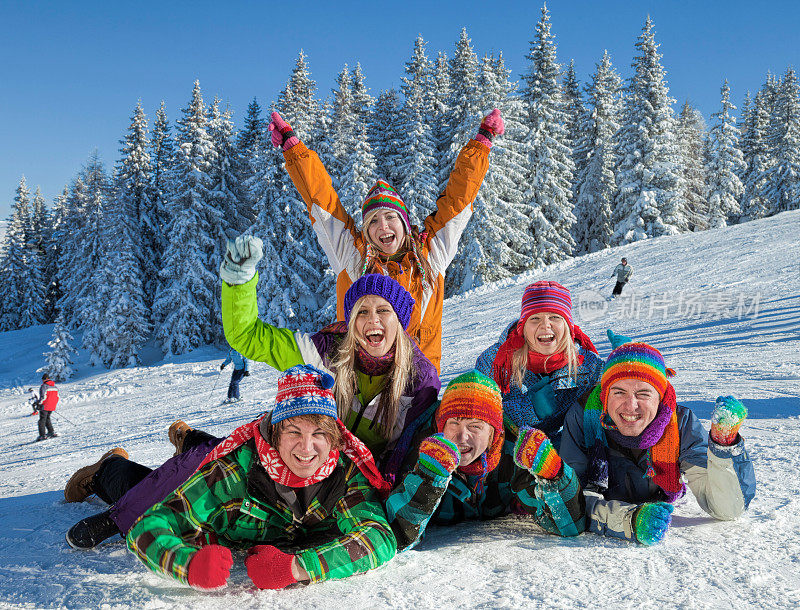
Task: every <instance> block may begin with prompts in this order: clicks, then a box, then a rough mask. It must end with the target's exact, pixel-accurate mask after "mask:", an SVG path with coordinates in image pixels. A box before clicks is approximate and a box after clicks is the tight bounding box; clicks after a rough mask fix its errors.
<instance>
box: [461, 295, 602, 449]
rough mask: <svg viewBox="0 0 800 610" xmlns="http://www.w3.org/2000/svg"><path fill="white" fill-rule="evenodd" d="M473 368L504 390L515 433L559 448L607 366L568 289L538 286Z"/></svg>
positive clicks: (526, 297)
mask: <svg viewBox="0 0 800 610" xmlns="http://www.w3.org/2000/svg"><path fill="white" fill-rule="evenodd" d="M475 368H477V369H478V370H479V371H481V372H482V373H483V374H485V375H488V376H489V377H492V378H493V379H494V380H495V382H497V385H498V386H499V387H500V391H501V393H502V396H503V411H504V413H505V418H506V424H507V426H508V427H509V428H510V429H511V431H512V432H514V433H516V429H517V428H521V427H529V428H538V429H539V430H542V431H543V432H544V433H545V434H547V435H548V436H549V437H550V438H551V439H552V441H553V444H554V445H555V446H556V448H558V442H559V440H560V436H559V434H558V433H559V431H560V430H561V427H562V426H563V425H564V416H565V415H566V413H567V411H568V410H569V408H570V407H571V406H572V405H573V404H575V402H576V401H578V400H581V399H582V398H584V397H585V396H588V393H589V392H590V391H591V389H592V388H593V387H594V386H595V385H596V384H597V383H598V381H599V380H600V375H601V374H602V370H603V361H602V360H601V359H600V358H599V357H598V355H597V350H596V349H595V347H594V345H592V342H591V340H590V339H589V338H588V337H587V336H586V335H584V334H583V332H581V329H580V328H578V326H577V325H576V324H574V323H573V321H572V299H571V297H570V293H569V290H567V289H566V288H565V287H564V286H562V285H561V284H559V283H558V282H550V281H540V282H535V283H533V284H531V285H529V286H528V287H527V288H525V292H524V294H523V296H522V310H521V314H520V317H519V320H515V321H514V322H513V323H512V324H511V325H510V326H509V327H508V328H506V330H505V331H503V334H502V335H501V336H500V339H499V341H498V342H497V343H495V344H494V345H493V346H491V347H490V348H489V349H487V350H486V351H484V352H483V353H482V354H481V355H480V356H479V357H478V360H477V362H476V364H475Z"/></svg>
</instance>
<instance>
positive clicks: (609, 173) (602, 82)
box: [575, 51, 622, 252]
mask: <svg viewBox="0 0 800 610" xmlns="http://www.w3.org/2000/svg"><path fill="white" fill-rule="evenodd" d="M621 84H622V80H621V79H620V77H619V75H618V74H617V71H616V70H615V69H614V67H613V66H612V65H611V56H610V55H609V54H608V51H605V52H604V53H603V57H602V59H601V60H600V63H599V64H597V69H596V70H595V73H594V74H593V75H592V83H591V85H589V86H588V87H587V90H586V92H587V94H588V98H589V106H588V108H586V110H585V111H584V114H583V120H582V123H581V128H580V132H581V134H582V135H581V139H580V142H579V143H578V145H577V148H578V149H579V150H580V151H581V154H582V155H585V159H584V161H583V163H582V167H581V169H580V170H579V171H578V173H577V178H576V180H575V188H576V190H577V194H576V201H577V203H576V206H575V216H576V218H577V222H576V224H575V236H576V242H577V248H578V251H580V252H596V251H598V250H602V249H603V248H608V246H609V245H610V243H611V233H612V231H613V227H612V224H611V206H612V204H613V201H614V192H615V191H616V181H615V178H614V166H615V164H616V157H615V155H614V135H615V134H616V133H617V131H618V130H619V127H620V120H621V112H622V108H621V100H620V87H621Z"/></svg>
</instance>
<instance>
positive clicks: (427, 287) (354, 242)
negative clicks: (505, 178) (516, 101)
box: [269, 108, 505, 371]
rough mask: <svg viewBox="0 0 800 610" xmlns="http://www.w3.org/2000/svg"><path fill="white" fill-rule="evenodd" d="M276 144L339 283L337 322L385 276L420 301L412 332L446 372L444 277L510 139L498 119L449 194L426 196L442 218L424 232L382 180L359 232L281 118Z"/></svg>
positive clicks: (465, 156) (471, 146)
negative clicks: (356, 288)
mask: <svg viewBox="0 0 800 610" xmlns="http://www.w3.org/2000/svg"><path fill="white" fill-rule="evenodd" d="M269 129H270V131H271V132H272V143H273V145H274V146H276V147H280V148H282V149H283V155H284V158H285V160H286V171H288V172H289V176H290V177H291V178H292V181H293V182H294V185H295V187H296V188H297V190H298V192H299V193H300V196H301V197H302V198H303V201H305V202H306V205H307V206H308V214H309V216H310V217H311V223H312V226H313V228H314V232H315V233H316V235H317V239H318V240H319V243H320V246H321V247H322V249H323V250H324V251H325V254H326V255H327V257H328V261H329V262H330V264H331V267H332V268H333V271H334V273H336V275H337V276H338V278H337V283H336V295H337V317H338V319H339V320H343V319H344V318H345V315H346V313H347V312H346V307H345V304H344V295H345V292H346V291H347V289H348V288H349V287H350V285H351V284H352V283H353V282H355V281H356V280H357V279H358V278H359V277H361V276H362V275H363V274H365V273H382V274H386V275H389V276H391V277H393V278H394V279H396V280H397V281H398V282H400V283H401V284H402V286H403V288H405V289H406V290H408V292H409V293H411V295H412V296H413V297H414V300H415V305H414V310H413V312H412V315H411V321H410V324H409V327H408V332H409V334H410V335H411V337H412V338H413V339H414V340H415V341H416V342H417V344H418V345H419V346H420V348H421V349H422V352H423V353H424V354H425V355H426V356H427V357H428V358H429V359H430V361H431V362H432V363H433V365H434V366H435V367H436V370H437V371H438V370H440V363H441V357H442V305H443V302H444V278H445V270H446V269H447V267H448V265H449V264H450V262H451V261H452V260H453V258H454V257H455V255H456V251H457V248H458V241H459V239H460V238H461V234H462V233H463V232H464V229H465V228H466V226H467V222H468V221H469V219H470V217H471V216H472V202H473V201H474V200H475V197H476V196H477V194H478V190H479V189H480V187H481V183H482V182H483V178H484V176H485V175H486V170H487V169H488V167H489V151H490V150H491V147H492V140H493V138H494V137H495V136H497V135H500V134H502V133H504V131H505V126H504V124H503V119H502V117H501V116H500V111H499V110H498V109H496V108H495V109H494V110H493V111H492V112H491V113H490V114H489V115H487V116H486V117H485V118H484V119H483V121H482V122H481V125H480V127H479V129H478V133H477V134H475V137H474V138H473V139H471V140H470V141H469V142H467V144H466V145H465V146H464V148H463V149H462V150H461V152H460V153H459V155H458V158H457V159H456V162H455V167H454V168H453V171H452V172H451V173H450V178H449V180H448V182H447V186H446V187H445V189H444V192H443V193H441V195H439V197H438V199H436V193H428V194H427V197H428V198H429V200H430V201H431V202H433V201H434V199H435V200H436V210H435V211H434V212H433V213H432V214H431V215H430V216H428V217H427V218H426V219H425V220H424V222H423V227H422V228H421V229H419V228H417V227H416V226H413V225H412V224H411V220H410V218H409V215H408V207H407V205H406V202H404V201H403V198H402V197H401V195H400V193H398V192H397V190H396V189H395V188H394V187H392V186H391V185H390V184H389V183H388V182H386V181H385V180H378V181H377V182H376V183H375V185H374V186H373V187H372V188H371V189H370V190H369V192H368V193H367V195H366V197H365V199H364V201H363V202H362V207H361V215H362V218H363V224H362V226H361V228H360V229H358V228H356V224H355V222H354V221H353V219H352V218H351V217H350V215H349V214H348V213H347V212H346V210H345V208H344V206H343V205H342V203H341V201H340V200H339V196H338V195H337V193H336V191H335V190H334V189H333V186H332V184H331V177H330V176H329V175H328V173H327V172H326V171H325V168H324V167H323V165H322V162H321V161H320V159H319V157H318V156H317V154H316V153H315V152H313V151H311V150H309V149H308V148H306V146H305V145H304V144H303V143H302V142H301V141H300V140H299V138H298V137H297V135H296V134H295V132H294V131H293V130H292V128H291V127H290V126H289V125H288V124H287V123H286V121H284V120H283V119H282V118H281V116H280V115H279V114H278V113H277V112H273V113H272V121H271V122H270V124H269Z"/></svg>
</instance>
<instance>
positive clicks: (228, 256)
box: [219, 235, 264, 285]
mask: <svg viewBox="0 0 800 610" xmlns="http://www.w3.org/2000/svg"><path fill="white" fill-rule="evenodd" d="M263 256H264V243H263V242H262V241H261V239H259V238H258V237H254V236H252V235H240V236H239V237H237V238H236V239H228V249H227V251H226V252H225V258H224V259H223V260H222V265H220V268H219V276H220V277H221V278H222V280H223V281H224V282H226V283H228V284H231V285H236V284H246V283H247V282H249V281H250V280H251V279H253V276H255V274H256V265H257V264H258V261H260V260H261V258H262V257H263Z"/></svg>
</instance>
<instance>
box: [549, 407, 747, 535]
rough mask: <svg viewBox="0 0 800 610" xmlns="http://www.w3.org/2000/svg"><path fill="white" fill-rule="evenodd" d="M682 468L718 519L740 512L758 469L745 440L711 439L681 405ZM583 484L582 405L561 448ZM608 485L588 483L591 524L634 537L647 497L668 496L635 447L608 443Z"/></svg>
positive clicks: (703, 503)
mask: <svg viewBox="0 0 800 610" xmlns="http://www.w3.org/2000/svg"><path fill="white" fill-rule="evenodd" d="M677 416H678V429H679V434H680V439H681V442H680V453H679V461H680V470H681V473H682V474H683V478H684V479H685V481H686V483H687V484H688V486H689V489H691V490H692V494H694V497H695V498H696V499H697V503H698V504H699V505H700V508H702V509H703V510H704V511H705V512H707V513H708V514H709V515H711V516H712V517H714V518H715V519H721V520H731V519H736V518H737V517H738V516H739V515H741V514H742V513H743V512H744V511H745V509H747V506H748V505H749V504H750V500H752V499H753V496H754V495H755V490H756V478H755V471H754V470H753V463H752V461H750V456H749V455H748V454H747V451H746V450H745V447H744V440H742V438H741V437H739V438H738V442H736V443H735V444H733V445H731V446H723V445H717V444H716V443H715V442H713V441H711V440H710V439H709V437H708V434H707V433H706V431H705V430H704V429H703V426H702V425H701V424H700V421H699V420H698V419H697V417H695V415H694V413H692V411H691V409H688V408H686V407H683V406H681V405H678V407H677ZM559 454H560V455H561V459H563V460H564V461H565V462H566V463H567V464H569V465H570V466H572V468H573V469H574V470H575V473H576V474H577V475H578V480H579V481H580V482H581V484H583V483H584V482H585V479H586V474H587V468H588V466H589V458H588V455H587V454H588V450H587V448H586V446H585V440H584V434H583V407H581V406H580V405H576V406H575V407H573V408H572V409H570V411H569V412H568V413H567V416H566V419H565V421H564V433H563V435H562V437H561V448H560V451H559ZM608 454H609V464H608V479H609V484H608V489H607V490H605V491H604V492H603V493H602V494H601V493H599V492H598V491H597V490H596V489H595V490H594V491H593V490H592V489H591V488H588V489H587V488H586V487H584V495H585V497H586V516H587V518H588V521H587V529H588V530H590V531H593V532H595V533H597V534H602V535H605V536H614V537H617V538H626V539H628V540H635V539H636V538H635V536H634V533H633V526H632V519H633V517H634V513H635V511H636V508H637V507H638V506H639V505H640V504H642V503H643V502H658V501H663V500H664V499H665V496H664V495H663V492H662V491H661V489H660V488H659V487H658V486H657V485H656V484H655V483H653V482H652V481H651V480H650V479H649V478H646V477H645V472H646V471H647V458H646V455H645V454H642V455H640V456H639V457H638V459H637V458H635V457H634V455H633V453H632V452H631V450H630V449H626V448H623V447H618V446H615V445H614V444H613V443H609V451H608Z"/></svg>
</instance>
